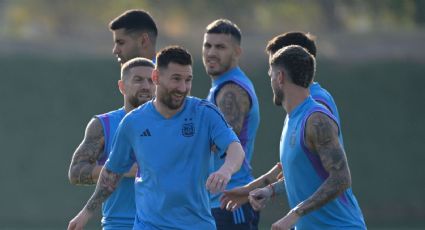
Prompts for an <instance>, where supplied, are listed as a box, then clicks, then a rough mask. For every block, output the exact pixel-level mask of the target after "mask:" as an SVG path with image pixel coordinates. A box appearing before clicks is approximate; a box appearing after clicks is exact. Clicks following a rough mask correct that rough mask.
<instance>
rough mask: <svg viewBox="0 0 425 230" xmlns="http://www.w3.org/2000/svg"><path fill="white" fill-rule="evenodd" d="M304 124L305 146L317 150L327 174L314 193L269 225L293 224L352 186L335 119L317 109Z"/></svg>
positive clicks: (278, 227)
mask: <svg viewBox="0 0 425 230" xmlns="http://www.w3.org/2000/svg"><path fill="white" fill-rule="evenodd" d="M305 128H306V132H305V137H306V138H305V139H306V145H307V148H308V149H309V150H310V151H311V152H313V153H316V154H318V156H319V158H320V161H321V163H322V165H323V168H324V169H325V170H326V171H327V172H328V173H329V176H328V178H326V180H325V181H324V182H323V183H322V185H321V186H320V187H319V188H318V189H317V190H316V192H315V193H313V195H311V196H310V197H309V198H307V199H306V200H304V201H303V202H301V203H299V204H298V205H297V206H296V207H295V208H293V209H292V210H291V211H289V213H288V214H286V216H284V217H283V218H281V219H280V220H278V221H276V222H275V223H274V224H273V225H272V229H289V228H291V227H293V226H294V224H295V223H296V222H297V221H298V219H299V218H300V217H302V216H303V215H305V214H307V213H309V212H311V211H313V210H315V209H318V208H320V207H322V206H324V205H325V204H326V203H328V202H329V201H331V200H333V199H335V198H336V197H337V196H338V195H340V194H341V193H342V192H344V191H345V190H346V189H347V188H349V187H350V186H351V176H350V170H349V169H348V163H347V158H346V156H345V152H344V149H343V148H342V146H341V145H340V143H339V139H338V127H337V125H336V123H335V122H334V121H333V120H332V119H331V118H329V117H328V116H327V115H325V114H323V113H320V112H316V113H313V114H312V115H311V116H310V117H309V118H308V120H307V123H306V127H305Z"/></svg>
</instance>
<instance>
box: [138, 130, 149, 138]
mask: <svg viewBox="0 0 425 230" xmlns="http://www.w3.org/2000/svg"><path fill="white" fill-rule="evenodd" d="M140 136H142V137H150V136H152V135H151V132H150V131H149V129H146V130H145V131H143V133H142V134H140Z"/></svg>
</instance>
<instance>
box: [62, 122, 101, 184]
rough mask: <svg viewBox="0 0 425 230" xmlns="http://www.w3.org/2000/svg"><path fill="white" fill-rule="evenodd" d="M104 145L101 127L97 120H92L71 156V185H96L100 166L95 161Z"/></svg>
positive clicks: (69, 175)
mask: <svg viewBox="0 0 425 230" xmlns="http://www.w3.org/2000/svg"><path fill="white" fill-rule="evenodd" d="M104 145H105V138H104V135H103V128H102V125H101V123H100V121H99V120H98V119H97V118H93V119H91V121H90V122H89V124H88V125H87V128H86V132H85V135H84V139H83V141H82V142H81V144H80V145H79V146H78V148H77V149H76V150H75V152H74V155H73V156H72V161H71V165H70V166H69V173H68V177H69V181H70V182H71V184H76V185H92V184H96V181H97V179H98V177H99V173H100V170H101V169H102V166H101V165H97V162H96V161H97V159H98V158H99V157H100V156H101V153H102V152H103V148H104Z"/></svg>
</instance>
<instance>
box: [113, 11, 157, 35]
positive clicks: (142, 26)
mask: <svg viewBox="0 0 425 230" xmlns="http://www.w3.org/2000/svg"><path fill="white" fill-rule="evenodd" d="M109 29H110V30H112V31H114V30H119V29H125V31H126V33H133V32H147V33H148V34H149V36H152V38H151V39H153V40H155V39H156V37H157V36H158V29H157V27H156V24H155V21H154V20H153V18H152V16H151V15H150V14H149V12H147V11H144V10H127V11H125V12H124V13H122V14H121V15H120V16H118V17H116V18H115V19H113V20H112V21H111V22H110V23H109Z"/></svg>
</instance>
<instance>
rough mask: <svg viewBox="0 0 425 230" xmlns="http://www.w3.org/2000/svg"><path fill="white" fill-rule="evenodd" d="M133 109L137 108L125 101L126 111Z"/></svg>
mask: <svg viewBox="0 0 425 230" xmlns="http://www.w3.org/2000/svg"><path fill="white" fill-rule="evenodd" d="M133 109H135V107H134V106H132V105H131V104H130V103H128V102H126V101H124V110H125V113H129V112H130V111H131V110H133Z"/></svg>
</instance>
